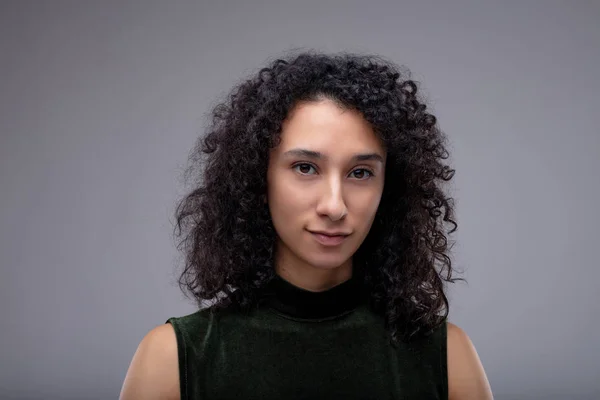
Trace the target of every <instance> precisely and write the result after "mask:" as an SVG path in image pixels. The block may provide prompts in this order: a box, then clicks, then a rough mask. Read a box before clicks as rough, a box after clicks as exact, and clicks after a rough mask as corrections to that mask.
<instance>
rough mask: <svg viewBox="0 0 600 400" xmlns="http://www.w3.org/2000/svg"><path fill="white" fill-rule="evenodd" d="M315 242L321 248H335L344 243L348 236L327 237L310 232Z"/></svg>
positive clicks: (326, 235)
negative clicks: (321, 246)
mask: <svg viewBox="0 0 600 400" xmlns="http://www.w3.org/2000/svg"><path fill="white" fill-rule="evenodd" d="M311 235H312V236H313V237H314V238H315V240H316V241H317V242H318V243H320V244H322V245H323V246H337V245H340V244H342V243H343V242H344V240H345V239H346V237H348V235H345V234H344V235H328V234H324V233H320V232H311Z"/></svg>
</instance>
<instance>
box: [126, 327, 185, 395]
mask: <svg viewBox="0 0 600 400" xmlns="http://www.w3.org/2000/svg"><path fill="white" fill-rule="evenodd" d="M179 393H180V392H179V366H178V356H177V338H176V336H175V330H174V329H173V326H172V325H171V324H163V325H160V326H157V327H155V328H154V329H152V330H150V331H149V332H148V333H147V334H146V336H144V338H143V339H142V341H141V342H140V344H139V345H138V348H137V350H136V351H135V354H134V356H133V359H132V360H131V363H130V365H129V369H128V370H127V375H126V376H125V381H124V382H123V387H122V389H121V395H120V399H121V400H135V399H170V400H175V399H179V398H180V395H179Z"/></svg>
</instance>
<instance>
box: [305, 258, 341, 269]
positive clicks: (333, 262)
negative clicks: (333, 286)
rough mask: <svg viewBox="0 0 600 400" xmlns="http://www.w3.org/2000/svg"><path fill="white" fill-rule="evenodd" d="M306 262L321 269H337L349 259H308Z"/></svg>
mask: <svg viewBox="0 0 600 400" xmlns="http://www.w3.org/2000/svg"><path fill="white" fill-rule="evenodd" d="M305 260H306V262H307V263H308V264H310V265H312V266H313V267H315V268H319V269H335V268H338V267H340V266H342V265H343V264H344V263H346V262H347V261H348V258H342V257H339V256H337V257H323V256H322V257H314V256H313V257H307V258H305Z"/></svg>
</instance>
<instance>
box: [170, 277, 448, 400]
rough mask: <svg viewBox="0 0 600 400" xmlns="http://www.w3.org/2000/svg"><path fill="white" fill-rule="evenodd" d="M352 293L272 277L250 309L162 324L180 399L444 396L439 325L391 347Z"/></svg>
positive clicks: (347, 288) (351, 286)
mask: <svg viewBox="0 0 600 400" xmlns="http://www.w3.org/2000/svg"><path fill="white" fill-rule="evenodd" d="M361 288H362V284H361V283H360V282H358V281H357V280H356V279H355V278H351V279H349V280H347V281H345V282H343V283H341V284H339V285H337V286H335V287H333V288H331V289H328V290H326V291H323V292H311V291H308V290H304V289H302V288H299V287H297V286H294V285H293V284H291V283H290V282H288V281H286V280H284V279H283V278H281V277H280V276H279V275H276V277H275V278H274V279H273V280H272V281H270V282H269V284H268V285H267V287H266V289H265V291H264V294H263V295H261V301H260V302H259V305H258V306H257V307H256V308H254V309H253V310H251V311H245V312H242V311H234V310H219V311H215V310H213V309H211V308H206V309H202V310H199V311H197V312H195V313H193V314H189V315H186V316H183V317H175V318H169V319H168V320H167V323H170V324H172V326H173V328H174V330H175V335H176V338H177V349H178V359H179V383H180V393H181V399H182V400H192V399H194V400H214V399H261V400H269V399H289V400H293V399H377V400H384V399H403V400H408V399H419V400H425V399H444V400H446V399H447V398H448V373H447V361H446V354H447V353H446V334H447V331H446V327H447V326H446V323H445V322H444V323H443V324H441V325H440V326H439V327H438V328H437V329H436V330H435V331H433V333H431V334H429V335H428V336H422V337H421V338H419V339H414V340H411V341H402V342H400V343H399V344H396V345H393V344H392V343H391V340H390V339H389V333H388V332H387V331H386V330H385V328H384V320H383V317H382V316H379V315H376V314H375V313H374V312H373V311H372V310H371V308H370V307H369V306H368V301H367V296H366V294H365V293H364V291H363V290H361Z"/></svg>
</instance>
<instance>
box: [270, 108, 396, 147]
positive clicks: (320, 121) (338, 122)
mask: <svg viewBox="0 0 600 400" xmlns="http://www.w3.org/2000/svg"><path fill="white" fill-rule="evenodd" d="M296 147H301V148H307V149H310V150H315V151H321V152H327V153H337V154H339V153H345V152H351V153H354V152H357V151H361V152H364V151H366V150H367V151H371V152H379V153H381V155H382V156H383V155H384V154H385V153H384V151H383V145H382V143H381V140H380V139H379V137H378V136H377V134H376V133H375V132H374V130H373V128H372V127H371V125H370V124H369V122H368V121H366V120H365V119H364V118H363V116H362V115H361V114H360V113H359V112H358V111H355V110H351V109H344V108H341V107H339V106H338V105H337V104H335V103H334V102H333V101H331V100H322V101H318V102H305V103H300V104H298V105H297V106H296V107H294V108H293V109H292V110H291V111H290V113H289V115H288V117H287V119H286V120H285V121H284V122H283V125H282V130H281V142H280V144H279V146H278V147H277V148H276V149H275V151H276V152H279V153H281V154H282V153H283V152H285V151H287V150H289V149H291V148H296Z"/></svg>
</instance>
